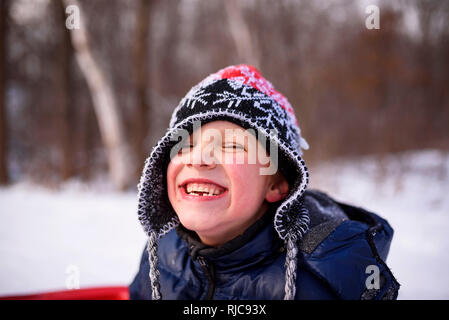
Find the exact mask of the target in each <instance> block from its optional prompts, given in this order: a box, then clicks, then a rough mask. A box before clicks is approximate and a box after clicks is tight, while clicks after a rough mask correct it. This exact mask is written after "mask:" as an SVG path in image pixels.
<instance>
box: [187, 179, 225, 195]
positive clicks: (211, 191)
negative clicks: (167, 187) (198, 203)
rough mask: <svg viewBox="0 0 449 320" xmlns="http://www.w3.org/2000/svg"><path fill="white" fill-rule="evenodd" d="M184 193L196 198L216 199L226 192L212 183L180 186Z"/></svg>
mask: <svg viewBox="0 0 449 320" xmlns="http://www.w3.org/2000/svg"><path fill="white" fill-rule="evenodd" d="M181 188H183V189H184V191H185V193H186V194H188V195H191V196H197V197H217V196H220V195H221V194H223V193H224V192H226V190H227V189H226V188H223V187H220V186H218V185H216V184H212V183H199V182H193V183H186V184H184V185H182V186H181Z"/></svg>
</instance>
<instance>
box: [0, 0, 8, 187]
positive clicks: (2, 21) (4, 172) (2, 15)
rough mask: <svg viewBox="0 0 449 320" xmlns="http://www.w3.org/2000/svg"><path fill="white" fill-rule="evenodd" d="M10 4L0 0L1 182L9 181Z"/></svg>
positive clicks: (5, 0) (6, 0)
mask: <svg viewBox="0 0 449 320" xmlns="http://www.w3.org/2000/svg"><path fill="white" fill-rule="evenodd" d="M8 5H9V1H8V0H2V1H0V184H6V183H8V182H9V176H8V148H7V146H8V142H7V128H6V94H5V92H6V76H5V73H6V65H7V64H6V40H7V26H8V22H7V21H8Z"/></svg>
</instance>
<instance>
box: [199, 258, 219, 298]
mask: <svg viewBox="0 0 449 320" xmlns="http://www.w3.org/2000/svg"><path fill="white" fill-rule="evenodd" d="M197 259H198V262H199V263H200V266H201V269H203V271H204V273H205V275H206V278H207V281H209V288H208V289H207V295H206V300H212V298H213V296H214V291H215V275H214V268H213V266H212V264H210V267H209V266H208V265H207V262H206V260H205V259H204V258H203V257H202V256H198V257H197Z"/></svg>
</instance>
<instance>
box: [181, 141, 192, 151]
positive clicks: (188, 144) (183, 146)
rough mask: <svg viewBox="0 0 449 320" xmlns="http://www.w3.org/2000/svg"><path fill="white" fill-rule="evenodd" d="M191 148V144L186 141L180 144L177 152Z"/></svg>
mask: <svg viewBox="0 0 449 320" xmlns="http://www.w3.org/2000/svg"><path fill="white" fill-rule="evenodd" d="M192 148H193V144H191V143H186V144H184V145H182V146H181V148H179V151H178V152H179V153H181V152H187V151H189V150H190V149H192Z"/></svg>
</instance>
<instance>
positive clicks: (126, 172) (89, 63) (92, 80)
mask: <svg viewBox="0 0 449 320" xmlns="http://www.w3.org/2000/svg"><path fill="white" fill-rule="evenodd" d="M64 3H65V4H66V6H68V5H75V6H77V8H78V9H79V12H80V21H79V22H80V25H79V29H73V30H71V32H70V35H71V40H72V45H73V48H74V52H75V57H76V60H77V62H78V64H79V66H80V69H81V72H82V74H83V76H84V78H85V79H86V82H87V85H88V87H89V91H90V93H91V96H92V100H93V105H94V108H95V113H96V116H97V121H98V124H99V128H100V132H101V137H102V140H103V143H104V146H105V148H106V152H107V158H108V165H109V174H110V177H111V180H112V182H113V183H114V185H115V186H116V187H117V188H119V189H125V188H127V187H128V186H129V184H130V178H131V176H130V172H131V171H130V169H131V163H132V161H131V159H130V158H131V157H130V154H129V152H128V150H127V149H128V148H127V145H126V142H125V131H124V127H123V123H122V117H121V115H120V112H119V108H118V105H117V100H116V97H115V94H114V92H113V90H112V87H111V84H110V83H109V82H108V81H107V78H106V76H105V74H104V71H103V70H102V69H101V67H100V65H99V64H98V62H97V61H96V60H95V58H94V56H93V54H92V52H91V49H90V46H89V41H88V36H87V30H86V24H85V21H84V20H85V19H86V16H85V15H84V14H83V11H82V8H81V5H80V3H79V2H78V1H76V0H64Z"/></svg>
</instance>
